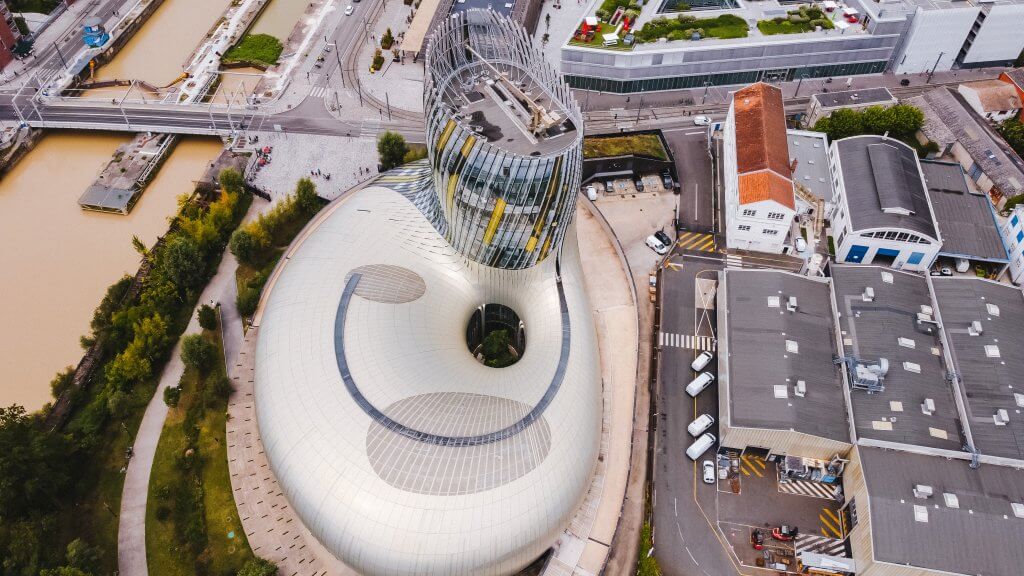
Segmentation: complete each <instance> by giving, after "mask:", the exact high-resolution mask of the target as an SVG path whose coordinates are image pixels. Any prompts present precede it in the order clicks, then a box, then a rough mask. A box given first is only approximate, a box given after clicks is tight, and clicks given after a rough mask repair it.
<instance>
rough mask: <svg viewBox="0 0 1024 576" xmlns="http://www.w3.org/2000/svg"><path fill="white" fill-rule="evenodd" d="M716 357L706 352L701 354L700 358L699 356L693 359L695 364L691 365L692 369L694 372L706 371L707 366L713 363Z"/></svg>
mask: <svg viewBox="0 0 1024 576" xmlns="http://www.w3.org/2000/svg"><path fill="white" fill-rule="evenodd" d="M714 357H715V355H714V354H712V353H711V352H708V351H707V350H705V351H703V352H701V353H700V356H697V357H696V358H694V359H693V362H691V363H690V368H692V369H693V371H694V372H700V371H701V370H703V369H704V367H705V366H707V365H708V364H709V363H710V362H711V359H712V358H714Z"/></svg>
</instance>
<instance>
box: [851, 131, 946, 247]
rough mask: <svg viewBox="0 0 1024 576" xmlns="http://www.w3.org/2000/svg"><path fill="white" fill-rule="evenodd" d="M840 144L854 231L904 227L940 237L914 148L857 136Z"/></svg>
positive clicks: (900, 143) (893, 141) (878, 138)
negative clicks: (899, 211)
mask: <svg viewBox="0 0 1024 576" xmlns="http://www.w3.org/2000/svg"><path fill="white" fill-rule="evenodd" d="M836 143H837V145H838V149H839V161H840V165H841V167H842V171H843V187H844V189H845V190H846V194H845V196H846V203H847V205H848V207H849V214H850V224H851V226H852V227H853V229H854V230H865V229H869V228H888V229H905V230H911V231H913V232H917V233H920V234H925V235H927V236H929V237H931V238H937V236H936V232H935V225H934V223H933V221H932V214H931V207H930V206H929V205H928V197H927V194H926V192H925V188H924V183H923V182H922V181H921V177H920V172H919V170H918V167H917V166H918V164H917V154H916V153H915V152H914V150H913V148H910V147H909V146H907V145H906V144H904V143H902V142H900V141H899V140H894V139H892V138H885V137H883V136H854V137H852V138H844V139H842V140H837V141H836ZM886 210H890V211H886ZM892 210H906V211H909V212H910V214H902V213H898V212H893V211H892Z"/></svg>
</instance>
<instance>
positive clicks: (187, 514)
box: [146, 330, 254, 576]
mask: <svg viewBox="0 0 1024 576" xmlns="http://www.w3.org/2000/svg"><path fill="white" fill-rule="evenodd" d="M204 337H206V338H208V339H209V340H210V341H211V342H215V343H216V345H217V350H218V357H217V362H216V367H215V368H214V369H213V370H212V371H211V374H212V376H207V379H206V380H205V381H204V379H203V378H202V377H201V376H200V375H199V374H198V373H197V372H196V371H194V370H192V369H187V370H186V371H185V374H184V375H183V376H182V378H181V384H180V385H181V390H182V393H181V399H180V401H179V403H178V406H177V407H175V408H171V409H170V412H169V413H168V415H167V420H166V421H165V422H164V429H163V432H162V433H161V434H160V443H159V444H158V445H157V451H156V456H155V458H154V461H153V472H152V477H151V478H152V479H151V481H150V485H149V499H148V501H147V506H146V556H147V559H148V562H149V568H150V573H152V574H159V575H161V576H164V575H167V576H178V575H181V576H188V575H191V574H196V573H197V571H198V567H199V566H205V569H204V570H203V571H204V572H205V573H207V574H210V575H213V576H230V575H233V574H235V573H236V572H238V570H239V569H240V568H241V567H242V565H243V564H245V562H246V561H247V560H249V559H251V558H253V557H254V556H253V553H252V550H250V548H249V543H248V541H247V540H246V537H245V532H244V531H243V530H242V524H241V522H240V521H239V518H238V510H237V508H236V507H235V501H234V496H233V494H232V490H231V477H230V474H229V472H228V456H227V442H226V438H225V435H226V416H225V413H226V411H227V402H226V401H225V400H223V399H222V398H219V397H217V396H216V395H215V394H211V393H210V392H209V390H207V389H206V385H205V382H208V381H209V378H212V377H215V376H221V375H223V373H224V360H223V344H222V341H221V337H220V331H219V330H218V331H215V332H209V331H205V332H204ZM190 413H191V414H192V415H193V417H194V423H195V426H196V427H197V429H198V432H197V434H196V436H197V439H196V441H195V443H194V444H192V443H191V442H190V440H189V438H188V435H187V434H186V430H187V429H188V428H187V427H188V425H189V419H190V417H189V415H190ZM190 447H192V448H194V450H195V453H197V454H198V455H199V458H198V460H197V462H198V464H197V465H196V466H193V467H183V466H182V464H181V462H182V461H183V459H184V455H185V454H186V451H187V450H188V449H189V448H190ZM181 486H189V487H191V488H192V489H190V490H188V491H187V492H186V494H187V495H189V496H191V495H192V494H199V495H200V496H199V498H200V500H198V501H197V502H196V503H197V504H199V503H200V502H201V505H197V506H195V507H194V508H190V509H186V510H181V509H180V506H179V504H178V503H176V501H175V499H176V497H178V496H177V494H179V490H180V487H181ZM193 514H194V515H195V516H191V515H193ZM189 520H193V525H189ZM195 522H198V523H199V524H198V525H195ZM190 528H192V529H196V528H198V529H199V530H200V531H201V532H202V533H203V534H204V535H205V547H204V548H203V550H202V552H201V553H200V554H198V555H197V554H196V553H195V549H194V548H192V547H190V546H189V545H188V544H187V543H186V542H185V541H184V540H183V538H182V537H181V534H182V533H183V532H186V531H187V530H189V529H190Z"/></svg>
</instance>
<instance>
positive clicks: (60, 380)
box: [50, 366, 75, 398]
mask: <svg viewBox="0 0 1024 576" xmlns="http://www.w3.org/2000/svg"><path fill="white" fill-rule="evenodd" d="M74 380H75V367H74V366H68V367H66V368H64V370H62V371H60V372H57V375H56V376H54V377H53V380H50V393H51V394H53V397H54V398H57V397H58V396H60V395H61V394H63V393H64V391H65V390H67V389H68V388H71V384H72V383H73V382H74Z"/></svg>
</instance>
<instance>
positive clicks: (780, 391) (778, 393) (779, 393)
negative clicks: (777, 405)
mask: <svg viewBox="0 0 1024 576" xmlns="http://www.w3.org/2000/svg"><path fill="white" fill-rule="evenodd" d="M772 391H773V393H774V394H775V397H776V398H789V387H788V386H786V385H785V384H776V385H775V386H773V387H772Z"/></svg>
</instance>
